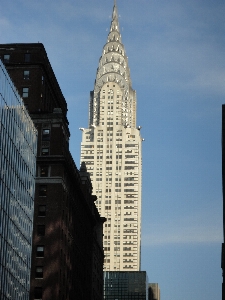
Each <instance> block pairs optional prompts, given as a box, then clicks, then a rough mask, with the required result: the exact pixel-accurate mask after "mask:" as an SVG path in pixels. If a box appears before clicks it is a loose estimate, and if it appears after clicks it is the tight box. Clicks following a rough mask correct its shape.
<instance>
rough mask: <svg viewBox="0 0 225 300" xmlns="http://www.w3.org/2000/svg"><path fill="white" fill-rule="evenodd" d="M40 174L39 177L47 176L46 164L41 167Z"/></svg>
mask: <svg viewBox="0 0 225 300" xmlns="http://www.w3.org/2000/svg"><path fill="white" fill-rule="evenodd" d="M40 176H41V177H48V166H43V167H41V170H40Z"/></svg>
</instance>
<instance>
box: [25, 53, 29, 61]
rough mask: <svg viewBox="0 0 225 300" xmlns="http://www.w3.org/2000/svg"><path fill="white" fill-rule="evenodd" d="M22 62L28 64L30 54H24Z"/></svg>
mask: <svg viewBox="0 0 225 300" xmlns="http://www.w3.org/2000/svg"><path fill="white" fill-rule="evenodd" d="M24 61H25V62H30V53H25V55H24Z"/></svg>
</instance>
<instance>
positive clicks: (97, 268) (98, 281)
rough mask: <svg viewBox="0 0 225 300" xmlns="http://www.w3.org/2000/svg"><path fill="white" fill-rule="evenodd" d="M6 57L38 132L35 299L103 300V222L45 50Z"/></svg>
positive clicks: (8, 47) (1, 50) (15, 51)
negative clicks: (75, 152)
mask: <svg viewBox="0 0 225 300" xmlns="http://www.w3.org/2000/svg"><path fill="white" fill-rule="evenodd" d="M0 55H1V57H2V59H3V60H4V63H5V65H6V68H7V70H8V72H9V74H10V76H11V78H12V80H13V81H14V83H15V85H16V87H17V89H18V91H19V92H20V93H21V95H22V97H23V100H24V103H25V106H26V107H27V109H28V111H29V113H30V116H31V118H32V120H33V122H34V123H35V126H36V128H37V131H38V148H37V151H38V152H37V171H36V188H35V207H34V228H33V247H32V270H31V290H30V299H31V300H33V299H42V300H47V299H48V300H49V299H60V300H61V299H65V300H69V299H84V300H86V299H96V300H97V299H98V300H100V299H102V297H103V272H102V271H103V258H104V254H103V247H102V226H103V222H104V220H105V219H104V218H101V217H100V215H99V213H98V211H97V208H96V206H95V203H94V201H95V200H96V197H95V196H93V195H92V184H91V181H90V177H89V174H88V173H87V170H86V166H85V164H82V166H81V169H80V170H78V169H77V168H76V165H75V163H74V161H73V159H72V156H71V154H70V152H69V137H70V132H69V129H68V120H67V116H66V114H67V104H66V101H65V99H64V97H63V94H62V92H61V90H60V87H59V85H58V82H57V80H56V77H55V75H54V72H53V70H52V68H51V65H50V62H49V60H48V57H47V53H46V51H45V49H44V46H43V45H42V44H41V43H36V44H4V45H1V46H0Z"/></svg>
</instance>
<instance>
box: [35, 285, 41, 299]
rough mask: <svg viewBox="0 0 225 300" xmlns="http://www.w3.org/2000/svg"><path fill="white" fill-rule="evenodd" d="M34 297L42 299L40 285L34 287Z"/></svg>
mask: <svg viewBox="0 0 225 300" xmlns="http://www.w3.org/2000/svg"><path fill="white" fill-rule="evenodd" d="M34 299H35V300H41V299H42V287H35V288H34Z"/></svg>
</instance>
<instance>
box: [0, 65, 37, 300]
mask: <svg viewBox="0 0 225 300" xmlns="http://www.w3.org/2000/svg"><path fill="white" fill-rule="evenodd" d="M36 148H37V131H36V129H35V127H34V124H33V122H32V120H31V118H30V116H29V114H28V112H27V110H26V108H25V106H24V104H23V100H22V98H21V97H20V96H19V94H18V92H17V90H16V88H15V86H14V85H13V83H12V81H11V79H10V77H9V75H8V73H7V71H6V69H5V67H4V65H3V64H2V62H1V61H0V299H2V300H5V299H18V300H20V299H21V300H28V299H29V288H30V286H29V284H30V268H31V244H32V228H33V209H34V188H35V171H36Z"/></svg>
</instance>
